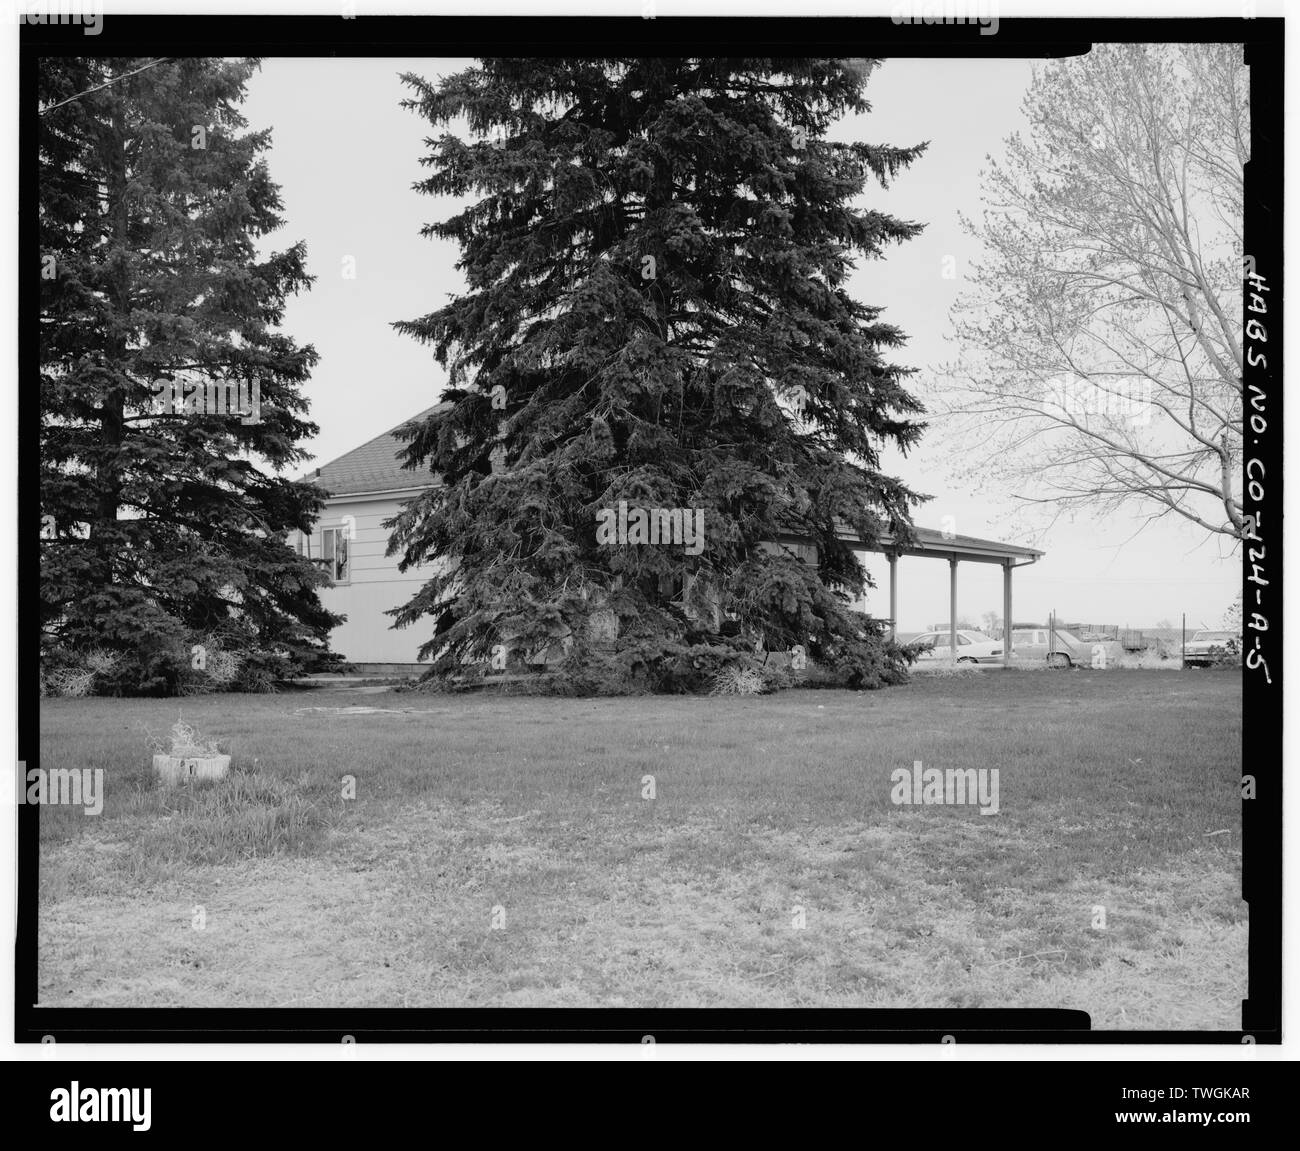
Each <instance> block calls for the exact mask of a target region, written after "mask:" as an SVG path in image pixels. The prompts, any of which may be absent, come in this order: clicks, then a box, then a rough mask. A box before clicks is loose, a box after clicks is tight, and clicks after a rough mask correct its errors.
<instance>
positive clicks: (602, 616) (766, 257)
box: [391, 59, 924, 690]
mask: <svg viewBox="0 0 1300 1151" xmlns="http://www.w3.org/2000/svg"><path fill="white" fill-rule="evenodd" d="M869 71H870V69H869V67H868V68H860V67H859V68H855V67H853V66H851V65H850V64H849V63H848V62H845V61H837V60H809V59H570V60H537V59H528V60H517V59H485V60H482V61H480V62H479V63H478V65H477V66H475V67H473V68H470V69H468V70H466V71H463V72H461V73H459V74H457V75H454V76H450V77H448V78H446V79H444V80H442V81H441V82H439V83H429V82H427V81H425V80H424V79H421V78H420V77H418V76H415V75H407V76H406V77H404V80H405V82H406V83H407V84H408V85H409V86H410V87H411V88H412V89H413V96H412V97H411V98H409V99H408V100H407V101H406V102H405V103H406V106H407V107H409V108H412V109H414V110H417V111H418V112H419V113H420V114H422V115H423V116H424V117H426V118H427V119H428V120H429V121H430V123H431V124H432V125H434V126H435V127H439V126H441V127H443V128H448V127H452V126H457V125H462V124H463V125H466V126H467V127H468V130H469V132H468V134H469V136H470V137H471V139H470V141H469V142H467V141H465V140H462V139H461V138H459V137H458V136H457V135H455V134H453V133H452V132H451V131H449V130H444V131H443V132H442V133H441V134H439V135H437V136H436V137H431V138H430V139H429V140H428V141H427V143H428V146H429V149H430V150H429V153H428V155H427V156H426V158H425V159H424V163H425V164H426V165H427V166H428V167H429V168H430V170H431V174H430V175H429V176H428V178H427V179H426V180H424V181H423V182H421V183H420V184H419V185H418V188H419V190H420V191H422V192H425V193H430V194H438V195H449V196H458V197H469V198H470V203H469V205H468V206H467V207H465V208H464V210H462V211H459V212H458V213H456V214H455V215H453V216H452V217H451V218H450V219H447V220H446V221H444V222H442V223H438V224H432V225H429V226H428V227H426V229H425V234H426V235H429V236H436V237H441V238H450V239H454V240H455V241H457V242H458V244H459V245H460V250H461V253H462V255H461V259H460V261H459V264H458V267H459V268H460V269H461V270H462V271H463V273H464V275H465V277H466V280H467V284H468V287H467V290H466V291H465V292H464V293H463V294H461V295H460V296H458V297H456V298H454V299H453V300H452V301H451V302H450V303H448V304H447V305H446V306H444V307H442V308H440V309H438V310H437V311H435V312H433V313H431V314H429V315H426V316H424V317H423V318H420V319H416V320H412V321H408V322H401V323H398V324H397V325H396V326H397V328H398V329H399V330H401V331H403V332H406V333H408V334H410V335H412V336H413V337H415V338H417V339H419V340H421V341H423V342H426V343H428V344H429V345H431V346H432V347H433V349H434V350H435V353H436V356H437V359H438V361H439V362H440V363H442V364H443V365H445V366H447V367H448V371H449V384H450V391H449V392H448V394H447V395H446V397H445V398H446V399H448V400H450V401H452V402H451V404H450V405H446V406H444V407H443V408H441V409H440V410H439V411H438V412H436V413H434V414H433V415H431V416H430V417H429V418H428V419H427V420H425V421H424V422H423V423H421V424H418V425H412V426H410V427H408V428H407V429H406V432H405V434H406V436H407V437H408V438H409V440H410V442H409V444H408V446H407V448H406V460H407V462H408V465H409V466H411V467H424V466H426V465H427V466H431V467H432V469H433V470H434V471H435V472H437V473H438V474H440V476H441V477H442V479H443V483H442V484H441V485H440V486H438V487H436V488H433V489H431V490H429V491H428V493H427V494H425V495H423V496H422V497H420V498H417V499H415V500H413V501H412V502H411V503H409V504H408V505H407V507H406V508H405V509H404V511H403V512H402V514H401V515H400V516H399V517H398V518H397V519H395V520H394V521H393V526H394V528H395V530H394V535H393V539H392V547H391V550H392V551H394V552H400V554H401V556H402V566H403V568H404V569H405V568H407V567H410V566H411V565H415V564H423V563H430V562H434V561H435V560H438V559H441V561H442V562H441V563H440V564H439V567H438V568H437V569H436V574H435V575H434V576H433V577H432V578H431V579H429V580H428V581H427V582H426V583H425V584H424V585H423V586H422V587H421V589H420V591H419V592H418V593H417V594H416V595H415V597H414V598H413V599H412V600H411V601H410V602H409V603H408V604H406V605H404V606H403V607H402V608H400V609H398V610H397V611H395V612H394V613H393V614H394V615H395V616H396V619H397V624H398V626H404V625H409V624H412V623H415V622H416V621H418V620H423V619H426V618H427V617H432V621H433V624H434V627H433V636H432V638H431V639H430V640H429V641H428V642H427V643H426V644H425V645H424V648H423V652H422V655H423V656H424V657H430V656H432V657H436V658H435V665H434V674H435V675H441V676H450V675H455V674H458V673H460V672H463V670H464V665H465V663H466V662H467V661H473V660H483V659H490V658H492V657H493V656H494V655H495V656H496V657H497V666H498V667H499V666H501V663H500V658H501V657H502V656H503V655H505V654H506V653H507V652H508V653H509V654H510V658H511V659H512V660H514V661H520V660H523V659H526V658H528V657H529V656H530V655H532V656H536V655H538V654H539V653H543V652H549V653H550V655H552V656H558V655H559V653H561V652H563V653H566V654H565V657H564V658H563V660H562V661H561V667H562V668H563V669H564V670H565V671H567V673H568V674H569V677H570V680H571V682H574V683H577V684H581V685H583V686H585V687H587V688H589V689H590V688H600V687H605V688H610V687H613V688H614V689H616V690H617V689H618V688H620V687H627V686H648V687H651V688H657V689H669V690H672V689H678V690H680V689H693V688H699V687H701V686H703V685H704V684H705V683H707V677H708V673H709V672H711V671H713V670H715V669H717V668H718V667H721V666H726V665H728V664H732V663H736V662H740V663H742V664H744V663H746V662H749V661H752V660H753V659H755V658H758V659H760V660H761V658H762V657H761V655H759V656H757V657H756V656H755V654H754V653H756V652H760V653H761V652H763V651H782V650H792V649H795V648H796V647H797V646H799V647H802V648H803V649H804V650H805V651H806V652H807V655H808V656H809V657H810V658H812V659H814V660H817V661H819V662H820V663H821V664H822V665H823V666H825V667H828V668H830V669H831V670H832V672H833V673H834V675H835V676H836V677H837V678H838V679H839V681H840V682H844V683H847V684H850V685H853V686H859V687H875V686H879V685H881V684H882V683H888V682H896V681H898V680H899V679H900V678H902V676H903V675H904V674H905V671H904V668H905V660H904V659H903V657H902V655H901V653H900V652H899V650H898V649H897V648H896V647H895V646H894V645H892V644H890V643H888V642H887V641H886V639H885V638H884V636H883V629H882V628H881V627H880V625H879V624H876V623H872V622H871V621H868V620H867V619H866V617H865V616H863V615H862V614H860V613H855V612H852V611H850V610H849V607H848V604H849V597H851V596H852V595H856V594H857V593H859V592H860V591H861V589H862V586H863V579H864V574H863V571H862V568H861V565H860V564H859V563H858V562H857V559H856V557H855V556H854V555H853V553H852V550H851V547H850V544H849V543H848V542H846V541H845V540H844V539H842V538H841V537H842V535H843V533H844V530H845V529H848V530H849V531H851V532H854V533H857V534H858V535H859V536H860V538H861V539H862V540H863V541H864V542H866V543H867V544H871V543H874V542H875V541H876V540H878V539H879V537H880V535H881V534H882V533H883V532H886V531H887V532H891V533H894V534H895V535H896V536H899V537H902V538H906V537H907V534H908V532H909V529H910V512H911V507H912V506H913V505H914V504H915V503H916V502H917V501H918V500H919V499H920V498H922V497H919V496H917V495H916V494H915V493H913V492H912V491H910V490H909V489H908V488H907V487H906V486H904V485H903V484H902V483H901V482H899V481H898V480H897V479H894V478H891V477H889V476H887V475H884V474H882V472H881V471H880V468H879V453H880V449H881V447H882V445H884V444H886V443H889V442H892V443H894V444H895V445H898V446H899V447H901V448H904V449H906V448H907V447H908V446H910V445H911V444H913V443H914V442H915V441H916V440H917V438H918V436H919V434H920V431H921V428H922V426H923V425H921V424H919V423H917V422H916V421H915V419H914V418H913V417H914V416H915V415H916V414H917V413H918V412H920V411H921V410H922V409H921V406H920V405H919V403H918V402H917V401H916V400H915V399H914V398H913V396H911V395H910V394H909V393H908V391H907V390H906V389H905V386H904V385H905V380H906V376H907V375H908V371H907V370H906V369H904V368H900V367H898V366H896V365H894V364H892V363H890V362H888V361H887V360H886V359H885V358H884V356H885V353H886V352H888V351H889V350H891V349H895V348H897V347H898V346H899V345H900V344H901V343H902V342H903V336H902V335H901V333H900V332H899V331H898V330H897V329H896V328H895V327H893V326H892V325H890V324H888V323H886V322H884V321H883V320H882V319H881V308H880V307H877V306H871V305H867V304H864V303H860V302H858V301H856V300H854V299H853V298H851V297H850V296H849V294H848V293H847V291H846V290H845V281H846V278H847V277H848V275H849V274H850V272H851V270H852V268H853V266H854V265H853V260H854V258H855V256H859V255H860V256H865V257H868V258H870V257H874V256H877V255H879V254H880V253H881V252H882V251H883V250H884V249H885V247H886V246H887V245H890V244H893V243H895V242H899V241H902V240H905V239H907V238H909V237H911V236H913V235H914V234H916V232H918V231H919V228H920V226H919V225H917V224H912V223H906V222H902V221H900V220H897V219H895V218H893V217H891V216H889V215H886V214H883V213H881V212H878V211H874V210H872V209H871V208H870V207H869V206H868V205H866V204H862V203H860V202H858V201H857V198H858V197H859V196H860V194H861V193H862V192H863V191H864V188H865V187H866V186H867V184H868V183H869V182H870V181H872V180H875V181H879V182H880V183H881V184H882V185H883V184H885V183H886V182H887V181H888V180H889V179H890V178H891V177H892V176H893V175H894V174H895V173H896V172H897V171H898V170H899V169H900V168H902V167H904V166H905V165H907V164H909V163H911V162H912V161H913V160H914V159H915V158H916V157H917V156H919V155H920V153H921V152H922V150H923V148H924V145H920V146H917V147H909V148H898V147H882V146H872V145H867V144H861V143H843V144H841V143H832V142H830V141H829V140H827V139H826V130H827V128H828V127H829V125H830V124H831V123H832V122H833V121H834V120H835V119H836V118H837V117H839V116H841V115H843V114H844V113H848V112H852V113H857V112H863V111H866V110H868V109H869V105H868V103H867V101H866V99H865V97H864V94H863V87H864V84H865V78H864V73H869ZM621 504H625V505H626V508H627V510H628V518H627V522H628V523H629V524H631V523H632V522H633V521H634V520H636V519H637V515H636V513H637V511H638V510H644V511H650V510H652V509H663V510H670V509H684V510H685V512H686V514H687V515H688V516H689V515H690V514H691V513H692V512H693V511H698V512H699V513H702V516H703V528H704V541H703V548H702V550H698V554H693V553H695V552H696V551H697V549H696V548H692V547H691V546H690V545H689V544H678V545H677V546H671V545H665V544H663V543H662V542H660V543H658V544H654V543H645V542H640V541H641V540H642V539H643V538H644V536H642V535H640V534H639V533H638V532H636V531H633V530H629V531H628V532H626V533H623V532H622V531H621V525H622V523H623V522H624V521H623V519H621V518H620V519H619V520H618V525H617V526H616V527H615V533H616V535H617V537H618V538H614V539H611V534H610V530H609V529H610V526H611V518H610V517H611V516H614V517H619V516H621V514H622V509H621V508H620V505H621ZM808 544H812V545H815V549H816V550H815V553H814V552H812V551H811V550H809V549H808V548H807V546H806V545H808ZM801 545H803V546H801ZM814 557H815V562H807V561H809V560H810V559H812V558H814Z"/></svg>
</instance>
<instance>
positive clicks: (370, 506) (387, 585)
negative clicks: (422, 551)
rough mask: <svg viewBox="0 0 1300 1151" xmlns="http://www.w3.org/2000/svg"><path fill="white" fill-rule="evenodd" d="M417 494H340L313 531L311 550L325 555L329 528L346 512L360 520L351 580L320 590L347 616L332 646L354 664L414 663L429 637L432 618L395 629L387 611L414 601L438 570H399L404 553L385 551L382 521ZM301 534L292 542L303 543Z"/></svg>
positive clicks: (352, 553)
mask: <svg viewBox="0 0 1300 1151" xmlns="http://www.w3.org/2000/svg"><path fill="white" fill-rule="evenodd" d="M412 494H413V493H411V492H403V493H398V494H395V495H387V496H379V497H376V496H337V497H334V498H332V499H330V500H329V501H328V503H327V504H326V505H325V509H324V510H323V511H322V512H321V515H320V519H318V520H317V521H316V525H315V528H314V530H313V532H312V535H311V555H312V556H313V557H319V556H320V555H321V554H322V537H323V533H324V531H325V529H327V528H337V527H344V526H346V525H347V523H348V520H347V519H346V517H347V516H353V517H354V519H355V527H354V531H355V535H354V537H353V539H352V540H351V543H350V547H349V551H350V557H349V559H350V566H351V572H350V579H349V581H348V582H347V583H346V584H337V585H335V586H332V587H323V588H321V589H320V598H321V603H322V604H323V605H324V606H325V608H326V609H327V610H329V611H332V612H338V613H339V614H341V615H346V616H347V619H346V621H345V622H343V623H342V624H340V625H339V626H338V627H337V628H335V629H334V630H333V631H332V632H331V633H330V647H331V648H332V649H333V650H334V651H336V652H339V653H340V654H341V655H342V656H343V657H344V659H346V660H348V662H349V663H367V664H370V663H382V664H414V663H416V662H417V652H418V651H419V649H420V645H421V644H422V643H424V642H425V640H427V639H428V638H429V635H430V632H431V627H430V624H429V621H427V620H426V621H424V623H423V625H421V624H419V623H416V624H413V625H412V626H411V627H407V628H401V629H398V630H395V629H394V628H393V618H392V617H391V616H389V615H386V614H385V613H386V612H387V611H389V610H390V609H392V608H395V607H400V606H402V605H403V604H405V603H406V602H408V601H409V600H410V598H411V597H412V596H413V595H415V593H416V592H417V591H418V590H419V588H420V585H421V584H422V583H424V582H425V581H426V580H427V579H429V578H430V576H432V575H433V573H434V572H435V571H436V570H437V568H436V566H435V565H425V566H422V567H419V568H411V569H409V570H407V571H405V572H402V571H398V567H397V565H398V561H399V559H400V557H399V556H396V555H392V556H389V555H385V554H384V553H385V552H386V550H387V548H388V537H389V532H388V529H386V528H385V527H384V526H383V524H384V521H385V520H387V519H391V518H392V517H393V516H395V515H397V513H398V512H399V511H400V510H401V506H402V504H403V502H404V501H405V500H407V499H409V498H410V496H411V495H412ZM300 538H301V533H294V536H293V537H291V539H290V543H291V544H293V545H294V546H298V544H299V541H300Z"/></svg>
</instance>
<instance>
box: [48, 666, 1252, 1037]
mask: <svg viewBox="0 0 1300 1151" xmlns="http://www.w3.org/2000/svg"><path fill="white" fill-rule="evenodd" d="M1240 692H1241V688H1240V679H1239V677H1238V676H1235V675H1233V674H1231V673H1219V672H1202V673H1197V674H1195V675H1187V676H1169V675H1167V674H1164V673H1160V672H1150V673H1147V672H1141V671H1125V672H1122V673H1118V674H1117V673H1108V672H1087V671H1075V672H1071V673H1061V674H1052V675H1018V674H1006V673H1000V672H993V673H985V674H979V675H975V676H970V677H951V678H922V677H918V678H917V681H916V682H915V683H913V684H912V685H910V686H908V687H906V688H900V689H893V690H889V691H883V692H874V693H847V692H828V691H799V692H789V693H785V694H781V695H777V696H772V697H760V698H722V699H707V700H706V699H694V698H663V697H652V698H639V699H613V700H604V699H602V700H557V699H529V698H519V697H511V698H503V697H492V696H485V695H479V696H474V697H457V698H448V697H446V696H422V695H412V694H410V693H403V694H397V693H383V694H372V695H364V696H360V695H357V694H355V693H348V692H343V691H333V690H331V691H316V692H310V693H302V694H297V695H281V696H271V697H267V696H212V697H206V698H196V699H192V700H187V701H186V702H185V704H184V712H185V718H186V720H187V722H190V723H192V724H194V726H195V727H197V728H198V729H199V731H200V733H201V734H202V735H203V736H205V737H207V738H214V739H218V740H221V741H222V742H223V744H225V745H228V746H229V747H230V749H231V751H232V753H233V755H234V761H233V765H232V773H231V776H230V777H229V778H228V779H227V780H224V781H220V782H217V783H212V784H200V785H196V786H194V787H193V788H181V789H165V788H160V787H157V786H155V785H154V784H153V783H152V780H151V778H150V769H149V750H148V748H147V746H146V745H145V743H144V739H143V733H142V731H141V725H143V724H147V725H148V726H150V727H152V728H155V729H158V728H162V727H166V726H168V725H169V724H170V723H171V722H172V721H173V720H174V719H175V712H176V705H175V703H174V702H170V701H128V700H97V699H90V700H46V701H43V704H42V717H41V718H42V745H41V760H40V766H42V767H46V768H52V767H103V768H104V769H105V775H106V789H105V790H106V797H105V806H104V811H103V814H102V815H101V816H99V817H94V818H92V817H87V816H83V815H80V814H78V813H76V812H74V811H72V810H69V809H61V808H44V809H42V811H41V834H42V845H43V854H42V877H41V893H42V987H43V989H44V991H43V994H46V993H47V994H48V995H49V996H50V997H51V998H52V999H53V1000H54V1001H57V1002H61V1003H62V1002H67V1003H73V1002H77V1003H81V1002H86V1003H113V1004H115V1005H121V1004H123V1003H142V1004H148V1005H159V1004H162V1003H189V1004H215V1003H232V1004H236V1005H242V1004H252V1003H257V1004H267V1003H311V1004H313V1005H331V1004H356V1003H365V1004H367V1005H383V1004H388V1005H398V1004H402V1003H406V1004H418V1005H429V1006H433V1005H455V1004H485V1005H490V1004H505V1003H527V1004H540V1003H546V1004H552V1003H560V1004H573V1005H595V1004H618V1003H627V1004H630V1003H648V1004H652V1005H658V1006H672V1005H705V1004H708V1005H720V1004H721V1005H731V1004H740V1003H747V1004H748V1003H752V1004H769V1005H774V1004H790V1005H799V1004H821V1005H868V1004H870V1005H885V1006H887V1005H895V1006H904V1005H915V1004H918V1003H927V1004H931V1005H942V1004H944V1003H955V1004H958V1005H961V1004H966V1005H973V1004H989V1005H995V1004H999V1003H1000V1004H1003V1005H1015V1004H1016V1003H1022V1002H1023V1003H1028V1002H1035V1001H1036V1000H1035V997H1045V998H1043V1001H1044V1002H1046V1003H1049V1004H1050V1003H1055V1004H1057V1005H1062V1006H1083V1007H1084V1009H1085V1010H1090V1011H1092V1012H1093V1013H1094V1020H1095V1021H1100V1023H1099V1024H1098V1025H1109V1026H1139V1025H1142V1026H1206V1025H1208V1024H1207V1022H1206V1020H1208V1019H1210V1018H1211V1017H1212V1018H1213V1019H1214V1020H1215V1021H1217V1022H1216V1025H1218V1026H1236V1023H1235V1022H1234V1020H1235V1018H1236V1016H1237V1012H1238V1008H1239V1004H1238V1003H1237V1000H1239V999H1240V997H1241V995H1243V994H1244V990H1245V989H1244V977H1245V971H1244V933H1245V925H1244V922H1245V921H1244V909H1243V905H1242V904H1241V903H1240V901H1239V888H1240V884H1239V880H1238V878H1237V876H1238V871H1239V852H1240V838H1239V825H1240V790H1239V781H1240V772H1241V766H1240V738H1241V729H1240ZM359 704H360V705H364V706H366V707H373V708H381V709H392V710H389V711H381V712H377V713H371V714H355V713H352V714H349V713H346V712H342V711H309V710H300V709H307V708H340V709H342V708H346V707H350V706H356V705H359ZM916 760H920V761H922V763H923V764H924V766H926V767H938V768H941V769H946V768H959V769H961V768H972V767H973V768H997V769H998V770H999V775H1000V805H1001V811H1000V813H999V814H998V815H996V816H981V815H980V814H978V812H977V810H976V809H975V808H973V807H910V806H895V805H894V804H892V803H891V801H890V773H891V772H892V771H893V770H894V769H896V768H899V767H910V766H911V765H912V764H913V762H914V761H916ZM29 766H32V765H31V764H30V763H29ZM345 777H352V779H353V780H354V781H355V799H345V798H344V797H343V792H344V790H345ZM646 777H653V787H654V796H655V797H654V798H653V799H646V798H643V795H644V794H646V793H647V790H648V785H649V780H647V778H646ZM1214 832H1218V833H1220V834H1211V833H1214ZM1225 832H1226V834H1224V833H1225ZM195 903H201V904H203V905H204V906H205V907H207V908H208V911H209V913H210V922H211V924H212V926H211V927H209V928H208V929H206V930H205V931H204V932H202V933H197V932H193V931H192V930H190V928H189V918H190V917H189V912H188V909H189V908H190V907H191V906H192V905H193V904H195ZM1098 907H1102V908H1104V909H1106V914H1107V920H1106V926H1105V927H1104V928H1101V929H1099V928H1097V927H1096V926H1095V923H1096V918H1097V916H1096V908H1098ZM796 908H802V909H803V921H804V922H805V926H804V927H798V928H796V927H794V926H792V924H793V923H794V922H796V919H797V917H796V914H795V909H796ZM494 909H497V910H498V911H499V912H500V913H501V914H500V915H498V919H500V918H502V917H503V918H504V921H505V922H504V925H501V924H500V923H498V924H497V925H496V926H495V927H494V925H493V915H494ZM236 923H238V924H240V925H241V930H240V931H238V932H236V931H235V930H234V924H236ZM222 924H226V925H227V927H226V928H225V929H224V930H223V928H222V927H221V925H222ZM92 925H93V926H92ZM88 936H89V937H90V938H91V939H92V940H93V941H95V942H94V943H92V945H91V946H90V947H89V950H87V948H86V939H87V937H88ZM192 952H193V953H195V954H198V955H199V957H200V959H199V962H200V966H199V967H198V968H193V967H191V966H187V964H189V963H190V962H191V960H190V959H188V958H186V956H189V955H190V954H191V953H192ZM87 955H93V956H94V957H95V959H94V961H93V962H91V961H90V960H89V959H87ZM250 963H251V964H252V965H253V968H254V969H255V970H256V972H257V974H256V975H250V974H248V970H249V964H250ZM241 966H242V968H243V969H244V971H245V974H244V975H243V976H242V977H239V978H236V977H235V975H234V973H235V972H236V971H237V970H239V969H240V968H241ZM195 971H197V972H199V975H198V976H196V975H194V974H193V972H195ZM178 972H184V975H183V976H180V975H178ZM922 973H924V974H922ZM918 980H923V982H918ZM87 984H89V986H88V985H87ZM1121 988H1122V989H1124V991H1123V993H1122V994H1120V993H1118V989H1121ZM1161 988H1166V989H1167V991H1165V992H1162V991H1161ZM1197 988H1200V992H1197V991H1196V990H1195V989H1197ZM69 996H70V998H69ZM1161 1020H1163V1022H1161ZM1135 1021H1139V1022H1135Z"/></svg>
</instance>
